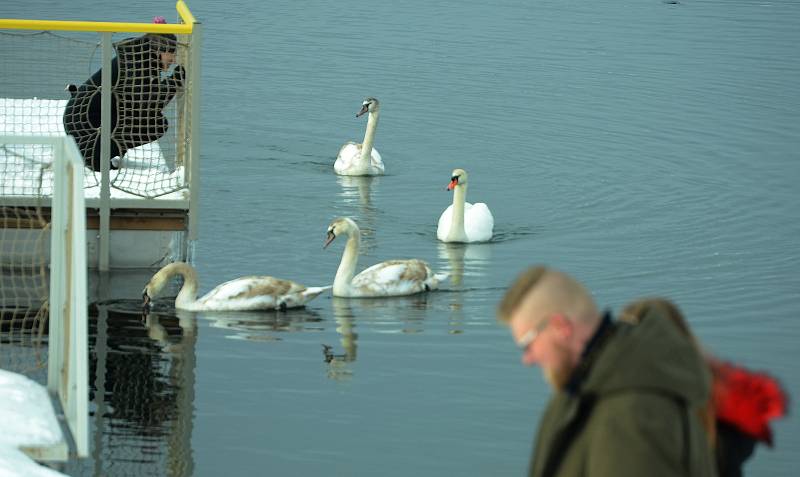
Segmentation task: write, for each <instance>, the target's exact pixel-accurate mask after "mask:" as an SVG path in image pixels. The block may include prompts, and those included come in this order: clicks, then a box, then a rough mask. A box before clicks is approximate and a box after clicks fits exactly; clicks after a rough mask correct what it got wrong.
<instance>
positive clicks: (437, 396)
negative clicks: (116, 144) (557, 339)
mask: <svg viewBox="0 0 800 477" xmlns="http://www.w3.org/2000/svg"><path fill="white" fill-rule="evenodd" d="M55 3H56V2H46V1H42V0H25V1H22V0H12V1H11V2H9V1H6V2H4V3H3V5H2V6H0V16H3V17H17V18H42V19H74V20H98V21H99V20H102V21H145V22H147V21H150V19H151V18H152V17H153V16H154V15H164V16H165V17H167V18H168V19H170V21H174V18H175V15H174V10H173V3H172V2H171V1H155V0H142V1H139V2H127V1H122V0H110V1H106V2H96V1H89V0H73V1H70V2H58V4H56V5H54V4H55ZM189 7H190V8H191V10H192V12H193V13H194V15H195V16H196V17H197V18H198V19H200V20H201V21H203V23H204V28H205V30H204V31H205V37H204V50H203V62H204V63H203V68H204V69H203V100H202V107H203V112H202V118H203V121H202V122H203V127H202V134H203V137H202V165H201V171H202V192H201V194H202V195H201V222H200V240H199V242H198V243H197V250H196V265H197V268H198V270H199V273H200V278H201V291H206V290H209V289H211V288H212V286H214V285H216V284H218V283H220V282H222V281H225V280H228V279H231V278H234V277H237V276H242V275H249V274H268V275H274V276H279V277H284V278H290V279H293V280H297V281H299V282H301V283H304V284H307V285H322V284H327V283H330V282H332V279H333V275H334V273H335V270H336V267H337V264H338V262H339V259H340V254H341V250H342V247H343V245H342V244H340V243H336V242H335V243H334V244H333V245H332V246H331V247H329V248H328V249H327V250H324V251H323V250H322V242H323V239H324V236H325V231H326V227H327V224H328V223H329V222H330V220H331V219H333V218H334V217H336V216H342V215H346V216H351V217H353V218H354V219H355V220H356V221H357V222H358V223H359V224H360V225H361V226H362V229H364V232H365V238H364V250H363V251H362V252H363V253H362V254H361V256H360V263H361V267H362V268H363V267H364V266H367V265H369V264H372V263H375V262H378V261H381V260H385V259H390V258H401V257H419V258H422V259H425V260H427V261H429V262H430V263H431V264H432V265H433V266H434V268H437V269H442V270H448V271H450V272H452V273H453V280H452V281H451V282H450V283H448V284H447V286H446V287H445V288H446V290H444V291H441V292H436V293H431V294H429V295H427V296H419V297H411V298H402V299H387V300H362V301H359V300H340V299H332V298H330V296H329V295H326V296H322V297H320V298H318V299H317V300H315V301H313V302H311V304H310V306H309V307H308V308H307V309H305V310H302V311H297V312H291V313H278V314H274V313H273V314H264V313H261V314H231V313H228V314H217V313H199V314H197V315H192V314H188V315H180V314H179V315H178V316H176V314H175V313H174V312H170V311H169V310H166V311H165V312H164V313H162V314H156V315H155V316H154V317H152V318H151V322H150V323H142V322H141V321H140V320H139V317H138V316H137V315H136V314H135V306H134V305H133V303H135V301H134V300H136V299H138V298H139V297H138V296H137V295H136V294H135V293H132V294H131V296H130V297H129V298H130V300H131V302H130V303H127V304H126V303H124V302H121V303H117V304H112V305H108V306H105V307H104V308H103V309H101V310H99V311H98V312H97V314H98V319H97V320H95V322H94V323H93V325H92V330H93V333H95V336H96V337H95V338H93V343H94V347H93V350H94V352H93V358H92V363H93V364H92V365H93V373H94V377H93V379H94V382H93V387H94V388H95V391H94V393H93V399H94V402H93V404H92V410H93V412H95V414H96V417H95V418H93V420H92V425H93V432H94V435H93V437H92V442H93V446H94V452H93V456H92V458H91V459H88V460H86V461H83V462H73V463H71V464H70V465H68V466H67V467H66V469H65V470H66V471H67V472H69V473H71V474H74V475H91V474H96V475H126V474H130V475H184V474H189V473H192V474H194V475H209V476H214V475H265V474H270V475H390V476H391V475H437V476H438V475H476V476H477V475H520V474H522V473H523V472H524V471H525V469H526V466H527V462H528V457H529V453H530V449H531V443H532V438H533V435H534V432H535V428H536V425H537V422H538V417H539V415H540V413H541V411H542V408H543V406H544V404H545V402H546V400H547V398H548V396H549V390H548V388H547V387H546V385H545V384H544V382H543V380H542V379H541V378H540V375H539V371H538V370H537V369H529V368H524V367H523V366H521V365H520V363H519V355H518V352H517V351H516V349H515V347H514V346H513V344H512V342H511V339H510V337H509V335H508V331H507V330H506V329H505V328H504V327H502V326H500V325H498V324H497V323H496V321H495V318H494V309H495V306H496V303H497V301H498V299H499V298H500V296H501V294H502V293H503V290H504V287H505V286H507V285H508V284H509V283H510V282H511V281H512V280H513V278H514V277H515V276H516V275H517V274H518V273H519V272H520V271H522V270H523V269H524V268H525V267H526V266H527V265H530V264H534V263H541V262H543V263H547V264H551V265H553V266H556V267H558V268H561V269H563V270H565V271H568V272H570V273H572V274H573V275H575V276H576V277H578V278H579V279H581V280H582V281H584V282H585V283H586V284H587V286H588V287H589V288H590V289H591V290H592V291H593V292H594V294H595V296H596V299H597V301H598V303H600V304H601V305H602V306H604V307H610V308H613V309H615V310H619V308H620V307H621V306H622V305H623V304H625V303H626V302H628V301H629V300H632V299H634V298H637V297H641V296H643V295H653V294H655V295H664V296H667V297H670V298H672V299H674V300H675V301H676V302H677V303H678V304H679V305H680V306H681V307H682V308H683V310H684V311H685V312H686V314H687V316H688V318H689V320H690V322H691V324H692V326H693V329H694V331H695V332H696V333H697V334H698V335H699V337H700V338H701V340H702V341H703V343H704V344H705V345H706V346H707V347H708V348H709V349H710V350H712V351H713V352H714V353H715V354H717V355H718V356H720V357H723V358H726V359H730V360H733V361H736V362H739V363H742V364H745V365H747V366H749V367H752V368H755V369H764V370H768V371H769V372H771V373H772V374H774V375H776V376H777V377H779V378H780V379H781V380H782V382H783V384H784V385H785V387H786V388H787V389H788V390H789V392H790V393H791V394H792V395H793V396H794V397H795V398H797V396H800V378H799V377H798V376H800V375H799V374H798V373H797V372H796V370H795V368H796V363H797V362H798V359H799V358H800V349H799V348H800V347H799V346H798V343H797V340H798V338H800V316H798V315H799V313H800V274H798V266H800V245H799V243H800V242H799V240H798V237H800V220H798V210H800V192H798V187H797V183H798V180H800V113H799V112H798V106H800V88H798V85H800V61H798V59H799V57H798V46H799V45H800V28H798V24H800V3H798V2H797V1H788V0H787V1H749V0H726V1H719V0H714V1H692V0H681V2H680V4H667V3H664V2H662V1H659V0H645V1H641V0H640V1H628V0H621V1H599V2H585V1H575V0H561V1H522V0H501V1H497V2H478V1H474V0H464V1H461V2H441V1H437V0H425V1H421V0H408V1H404V2H389V1H377V2H357V1H353V0H341V1H336V2H330V1H315V0H312V1H306V2H297V1H280V2H278V1H264V2H262V1H256V0H242V1H227V2H222V1H219V0H191V1H190V2H189ZM365 96H375V97H377V98H379V99H380V100H381V120H380V125H379V127H378V132H377V136H376V147H377V148H378V149H379V151H380V152H381V154H382V156H383V159H384V162H385V163H386V168H387V175H386V176H384V177H380V178H374V179H346V178H342V177H337V176H336V175H335V174H334V173H333V167H332V165H333V161H334V158H335V156H336V153H337V151H338V149H339V147H340V146H341V145H342V144H343V143H344V142H345V141H348V140H357V141H360V140H361V138H362V137H363V133H364V127H365V120H364V118H360V119H355V118H354V114H355V112H356V111H357V110H358V108H359V106H360V103H361V101H362V99H363V98H364V97H365ZM457 167H460V168H464V169H466V170H467V171H468V172H469V173H470V184H471V186H470V189H469V196H468V200H470V201H473V202H486V203H487V204H488V205H489V207H490V208H491V210H492V211H493V213H494V217H495V223H496V229H495V230H496V238H495V239H494V240H493V241H492V242H491V243H488V244H481V245H468V246H445V245H443V244H441V243H438V242H437V240H436V238H435V230H436V221H437V219H438V217H439V214H440V213H441V212H442V210H444V208H445V207H447V205H448V204H449V203H450V201H451V195H450V194H449V193H447V192H445V190H444V189H445V186H446V185H447V182H448V179H449V176H450V172H451V170H452V169H454V168H457ZM146 279H147V277H146V274H145V276H135V275H132V276H131V277H129V280H130V281H131V283H133V285H132V286H131V289H136V288H137V287H139V289H141V288H140V287H141V285H143V284H144V282H143V281H142V280H146ZM323 344H326V345H329V346H331V347H332V352H333V353H335V354H340V355H342V356H341V357H339V358H337V359H336V360H335V361H334V362H333V363H326V362H325V361H324V360H323V353H322V345H323ZM99 362H102V363H104V364H103V366H104V367H105V368H106V371H105V373H103V372H100V373H99V374H98V373H97V366H98V363H99ZM98 377H99V379H98ZM98 395H99V396H100V397H102V398H98ZM774 431H775V441H776V447H775V448H774V449H768V448H766V447H763V446H762V447H760V448H759V449H758V450H757V452H756V455H755V457H754V458H753V459H751V460H750V461H749V462H748V464H747V466H746V471H747V474H748V475H762V476H778V475H796V468H797V465H798V463H799V462H800V461H798V450H799V449H800V421H798V419H797V418H796V413H795V414H793V415H790V416H789V417H788V418H787V419H784V420H782V421H779V422H777V423H776V424H775V425H774ZM793 469H794V470H793Z"/></svg>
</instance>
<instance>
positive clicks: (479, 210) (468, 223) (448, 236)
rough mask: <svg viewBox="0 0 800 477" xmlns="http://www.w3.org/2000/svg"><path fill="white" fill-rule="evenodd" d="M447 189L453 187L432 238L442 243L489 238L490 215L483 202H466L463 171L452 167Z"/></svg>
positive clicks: (465, 175)
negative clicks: (451, 194) (448, 202)
mask: <svg viewBox="0 0 800 477" xmlns="http://www.w3.org/2000/svg"><path fill="white" fill-rule="evenodd" d="M447 190H453V203H452V204H451V205H450V206H449V207H447V208H446V209H445V210H444V212H442V215H441V217H439V226H438V227H437V229H436V238H438V239H439V240H441V241H442V242H486V241H488V240H490V239H491V238H492V230H493V229H494V217H492V212H491V211H490V210H489V207H488V206H487V205H486V204H484V203H483V202H479V203H477V204H470V203H469V202H467V172H466V171H465V170H464V169H456V170H454V171H453V173H452V175H451V176H450V184H449V185H448V186H447Z"/></svg>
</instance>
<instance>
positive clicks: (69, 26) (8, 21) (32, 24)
mask: <svg viewBox="0 0 800 477" xmlns="http://www.w3.org/2000/svg"><path fill="white" fill-rule="evenodd" d="M175 9H176V10H177V11H178V14H179V15H180V17H181V20H182V21H183V23H175V24H167V23H124V22H85V21H59V20H17V19H12V18H0V29H11V30H68V31H96V32H124V33H181V34H185V35H188V34H191V33H192V30H193V29H194V24H195V23H197V21H196V20H195V18H194V15H192V12H190V11H189V7H187V6H186V4H185V3H184V2H183V0H178V3H177V4H176V5H175Z"/></svg>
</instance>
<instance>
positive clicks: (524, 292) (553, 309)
mask: <svg viewBox="0 0 800 477" xmlns="http://www.w3.org/2000/svg"><path fill="white" fill-rule="evenodd" d="M537 288H541V290H537V291H536V292H535V294H533V292H534V290H536V289H537ZM528 297H530V299H533V300H535V302H536V303H537V306H538V307H539V310H540V311H542V312H546V313H565V314H567V315H569V316H568V317H569V318H571V319H572V320H577V321H582V322H588V323H594V322H595V321H596V320H597V317H598V316H599V315H598V313H597V308H596V306H595V304H594V300H593V299H592V296H591V294H590V293H589V291H588V290H587V289H586V288H585V287H584V286H583V285H581V284H580V283H579V282H578V281H577V280H575V279H574V278H572V277H571V276H569V275H567V274H566V273H563V272H560V271H558V270H556V269H553V268H550V267H546V266H544V265H536V266H533V267H530V268H528V269H527V270H525V271H524V272H522V273H521V274H520V275H519V277H517V279H516V280H515V281H514V283H512V284H511V286H510V287H509V288H508V290H507V291H506V294H505V296H503V299H502V300H501V301H500V304H499V305H498V307H497V318H498V319H499V320H500V321H503V322H505V323H508V322H510V321H511V316H512V315H513V314H514V312H515V311H516V310H517V309H518V308H519V307H520V306H522V305H523V303H524V302H525V301H526V299H529V298H528Z"/></svg>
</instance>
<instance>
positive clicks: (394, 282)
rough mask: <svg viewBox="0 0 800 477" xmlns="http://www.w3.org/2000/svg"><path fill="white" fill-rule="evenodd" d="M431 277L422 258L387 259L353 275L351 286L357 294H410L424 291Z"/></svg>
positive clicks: (431, 273)
mask: <svg viewBox="0 0 800 477" xmlns="http://www.w3.org/2000/svg"><path fill="white" fill-rule="evenodd" d="M431 277H433V272H432V271H431V269H430V267H429V266H428V264H427V263H425V262H424V261H422V260H418V259H409V260H388V261H386V262H381V263H378V264H375V265H373V266H371V267H369V268H367V269H366V270H364V271H363V272H361V273H359V274H358V275H356V276H355V277H353V280H352V282H351V287H352V289H353V291H354V292H355V294H356V295H357V296H400V295H410V294H413V293H419V292H421V291H425V290H426V287H425V285H426V282H427V281H428V280H429V278H431ZM429 288H430V286H429Z"/></svg>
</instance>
